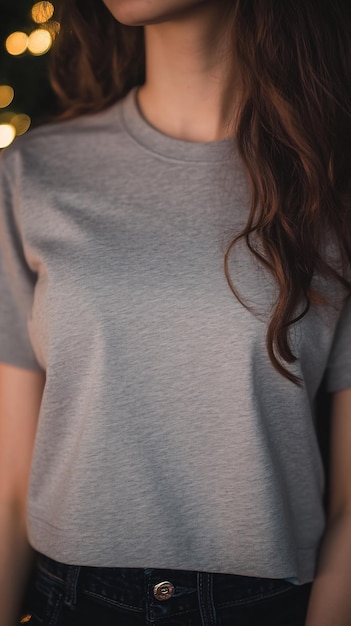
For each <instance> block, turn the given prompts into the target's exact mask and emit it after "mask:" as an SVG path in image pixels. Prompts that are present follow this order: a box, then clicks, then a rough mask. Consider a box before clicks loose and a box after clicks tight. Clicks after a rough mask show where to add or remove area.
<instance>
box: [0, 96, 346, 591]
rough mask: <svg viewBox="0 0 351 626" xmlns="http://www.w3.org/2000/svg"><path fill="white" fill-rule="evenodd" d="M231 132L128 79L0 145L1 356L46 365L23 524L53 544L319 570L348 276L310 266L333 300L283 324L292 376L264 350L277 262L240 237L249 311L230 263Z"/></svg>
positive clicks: (95, 553) (35, 537)
mask: <svg viewBox="0 0 351 626" xmlns="http://www.w3.org/2000/svg"><path fill="white" fill-rule="evenodd" d="M232 144H233V142H232V141H231V140H224V141H221V142H215V143H209V144H201V143H192V142H185V141H180V140H177V139H174V138H171V137H168V136H166V135H163V134H162V133H160V132H159V131H157V130H156V129H155V128H153V127H152V126H150V125H149V124H148V123H147V122H146V120H144V118H143V117H142V115H141V114H140V112H139V109H138V105H137V101H136V89H133V90H132V91H131V92H130V93H129V94H128V96H127V97H126V98H125V99H124V100H123V101H121V102H119V103H117V104H116V105H114V106H113V107H112V108H111V109H109V110H108V111H105V112H103V113H99V114H97V115H95V116H88V117H82V118H80V119H77V120H73V121H69V122H65V123H58V124H52V125H48V126H46V127H42V128H39V129H37V130H35V131H33V132H31V133H29V134H28V135H27V136H26V137H23V138H22V139H21V140H18V142H17V143H15V145H14V146H13V147H12V148H10V149H9V150H7V151H5V153H4V154H3V159H2V161H3V163H2V170H1V176H2V185H1V189H2V198H3V200H2V203H1V267H0V270H1V273H0V286H1V314H0V339H1V345H0V359H1V360H2V361H5V362H7V363H12V364H14V365H17V366H20V367H24V368H29V369H45V370H46V372H47V382H46V387H45V391H44V396H43V402H42V406H41V411H40V417H39V425H38V433H37V438H36V444H35V451H34V458H33V466H32V474H31V482H30V493H29V500H28V531H29V537H30V541H31V543H32V545H33V546H34V547H35V548H36V549H37V550H39V551H41V552H43V553H45V554H46V555H48V556H49V557H51V558H54V559H56V560H59V561H63V562H66V563H71V564H81V565H93V566H114V567H156V568H174V569H175V568H180V569H194V570H204V571H209V572H227V573H234V574H241V575H251V576H262V577H270V578H275V577H277V578H285V577H296V578H297V579H298V581H299V582H300V583H303V582H305V581H309V580H311V579H312V577H313V574H314V570H315V560H316V552H317V549H318V545H319V542H320V538H321V535H322V532H323V528H324V515H323V508H322V494H323V485H324V479H323V470H322V463H321V458H320V454H319V450H318V445H317V441H316V436H315V428H314V398H315V394H316V391H317V389H318V386H319V384H320V381H321V379H322V377H323V375H324V373H325V372H326V371H327V372H328V384H329V389H330V390H336V389H341V388H344V387H348V386H351V324H350V319H351V307H350V305H348V306H347V308H345V309H344V313H343V317H342V318H341V320H340V323H339V326H338V328H337V332H336V338H335V340H334V336H335V331H336V327H337V323H338V320H339V318H340V311H341V308H342V296H343V294H342V291H341V288H340V287H337V286H335V285H332V284H328V283H327V282H326V281H321V280H319V279H318V278H316V284H317V286H319V288H320V289H321V290H322V291H323V292H324V293H327V294H329V295H330V296H331V297H332V300H333V305H332V306H329V307H328V308H327V309H325V310H316V309H315V308H313V309H312V310H311V311H310V313H309V314H308V315H307V316H306V317H305V318H304V319H303V321H302V322H299V323H298V324H296V325H295V326H294V327H293V329H292V331H291V342H292V345H293V347H294V350H295V352H296V354H297V356H298V361H297V362H296V363H295V364H294V365H292V366H291V371H293V372H295V373H296V374H298V375H300V376H302V377H303V380H304V386H303V387H302V388H299V387H297V386H295V385H293V384H292V383H290V382H289V381H288V380H286V379H285V378H283V377H282V376H281V375H280V374H278V373H277V372H276V371H275V370H274V369H273V367H272V365H271V362H270V360H269V358H268V354H267V350H266V346H265V335H266V327H267V319H268V315H269V312H270V309H271V306H272V303H273V302H274V298H275V286H274V283H273V282H272V279H271V278H270V276H268V275H267V273H266V271H265V270H264V269H263V268H262V267H261V266H259V265H258V264H257V263H256V261H255V260H254V259H253V257H252V255H251V254H250V253H249V252H248V250H247V249H246V247H245V245H243V244H242V245H240V246H237V248H235V249H234V251H233V254H232V256H231V261H230V270H231V275H232V278H233V280H234V282H235V284H236V286H237V287H238V288H239V290H240V291H241V293H242V294H243V295H244V296H245V297H246V299H247V300H248V301H249V303H250V304H251V305H252V306H253V307H254V309H255V311H256V316H255V315H253V314H252V313H250V312H249V311H248V310H246V309H245V308H244V307H243V306H242V305H241V304H239V302H238V301H237V300H236V299H235V298H234V296H233V295H232V293H231V291H230V289H229V288H228V286H227V283H226V280H225V277H224V273H223V251H224V249H225V246H226V243H227V242H228V241H229V240H230V238H231V236H232V234H233V233H235V232H237V230H238V229H239V228H241V227H242V226H243V225H244V223H245V221H246V219H247V213H248V207H249V188H248V184H247V182H246V179H245V175H244V171H243V168H242V165H241V162H240V160H239V157H238V154H237V151H236V146H235V143H234V145H232ZM231 148H233V150H232V152H231ZM333 340H334V341H333ZM332 346H333V348H332ZM331 349H332V352H331Z"/></svg>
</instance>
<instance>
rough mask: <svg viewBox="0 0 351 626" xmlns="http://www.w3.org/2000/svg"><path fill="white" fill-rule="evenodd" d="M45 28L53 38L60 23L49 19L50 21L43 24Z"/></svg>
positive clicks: (57, 32) (58, 30)
mask: <svg viewBox="0 0 351 626" xmlns="http://www.w3.org/2000/svg"><path fill="white" fill-rule="evenodd" d="M45 28H46V30H48V31H49V33H50V35H51V37H52V38H53V39H55V37H56V35H58V34H59V32H60V23H59V22H56V21H55V20H50V22H47V23H46V24H45Z"/></svg>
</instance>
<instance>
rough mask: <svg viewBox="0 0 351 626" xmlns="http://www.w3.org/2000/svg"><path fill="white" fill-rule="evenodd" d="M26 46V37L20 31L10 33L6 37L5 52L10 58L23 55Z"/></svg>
mask: <svg viewBox="0 0 351 626" xmlns="http://www.w3.org/2000/svg"><path fill="white" fill-rule="evenodd" d="M27 44H28V35H26V33H21V32H20V31H16V32H15V33H11V35H9V36H8V38H7V39H6V42H5V47H6V50H7V52H8V53H9V54H12V56H17V55H19V54H23V52H25V51H26V50H27Z"/></svg>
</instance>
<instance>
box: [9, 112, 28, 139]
mask: <svg viewBox="0 0 351 626" xmlns="http://www.w3.org/2000/svg"><path fill="white" fill-rule="evenodd" d="M11 124H12V126H14V127H15V130H16V135H24V133H26V132H27V130H28V128H29V127H30V124H31V119H30V117H29V115H26V113H17V115H14V116H13V117H11Z"/></svg>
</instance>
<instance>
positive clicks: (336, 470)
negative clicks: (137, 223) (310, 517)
mask: <svg viewBox="0 0 351 626" xmlns="http://www.w3.org/2000/svg"><path fill="white" fill-rule="evenodd" d="M330 453H331V463H330V467H331V475H330V499H329V500H330V501H329V514H328V524H327V529H326V533H325V536H324V539H323V543H322V547H321V551H320V557H319V563H318V569H317V576H316V579H315V581H314V583H313V587H312V594H311V599H310V605H309V610H308V616H307V621H306V626H351V389H345V390H343V391H338V392H336V393H335V394H334V396H333V404H332V416H331V450H330Z"/></svg>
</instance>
